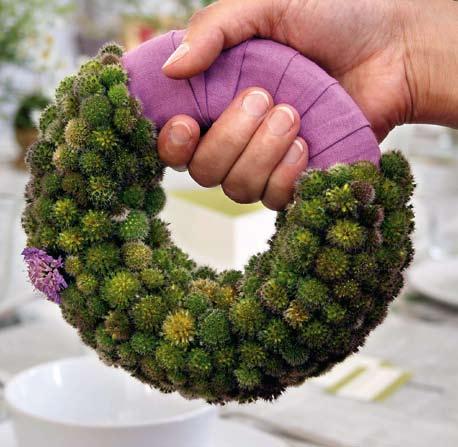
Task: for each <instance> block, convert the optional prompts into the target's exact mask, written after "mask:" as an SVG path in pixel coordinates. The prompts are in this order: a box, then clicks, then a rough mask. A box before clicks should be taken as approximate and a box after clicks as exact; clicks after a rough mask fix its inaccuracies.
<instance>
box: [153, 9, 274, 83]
mask: <svg viewBox="0 0 458 447" xmlns="http://www.w3.org/2000/svg"><path fill="white" fill-rule="evenodd" d="M266 3H267V2H266V1H265V0H259V1H256V2H247V1H246V0H232V1H230V2H224V1H223V2H217V3H215V4H213V5H211V6H210V7H207V8H204V9H201V10H199V11H197V13H196V14H194V16H193V17H192V19H191V21H190V23H189V26H188V29H187V32H186V35H185V37H184V39H183V42H182V44H181V45H180V46H179V47H178V48H177V49H176V51H175V52H174V53H173V54H172V55H171V56H170V58H169V59H168V60H167V61H166V63H165V64H164V66H163V67H162V68H163V71H164V73H165V74H166V75H167V76H169V77H171V78H176V79H179V78H189V77H192V76H194V75H196V74H198V73H201V72H202V71H205V70H207V69H208V68H209V67H210V65H211V64H212V63H213V62H214V61H215V59H216V58H217V57H218V55H219V54H220V53H221V51H222V50H223V49H224V48H229V47H232V46H234V45H237V44H238V43H240V42H243V41H245V40H247V39H249V38H250V37H253V36H254V35H256V34H258V31H259V26H260V24H262V22H263V20H262V18H263V17H264V15H263V14H262V13H261V12H262V11H263V9H264V8H265V7H266V6H265V5H266Z"/></svg>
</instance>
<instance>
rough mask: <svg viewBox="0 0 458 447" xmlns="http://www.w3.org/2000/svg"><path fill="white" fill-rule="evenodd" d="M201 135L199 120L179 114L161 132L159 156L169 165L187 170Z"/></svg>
mask: <svg viewBox="0 0 458 447" xmlns="http://www.w3.org/2000/svg"><path fill="white" fill-rule="evenodd" d="M199 137H200V127H199V124H198V123H197V121H195V120H194V119H192V118H191V117H189V116H187V115H177V116H175V117H173V118H172V119H171V120H169V121H168V122H167V123H166V124H165V126H164V127H163V128H162V130H161V132H160V133H159V138H158V151H159V157H160V158H161V160H162V161H163V162H164V163H165V164H166V165H167V166H170V167H171V168H173V169H175V170H177V171H185V170H186V169H187V166H188V164H189V162H190V161H191V159H192V155H193V154H194V151H195V149H196V146H197V143H198V141H199Z"/></svg>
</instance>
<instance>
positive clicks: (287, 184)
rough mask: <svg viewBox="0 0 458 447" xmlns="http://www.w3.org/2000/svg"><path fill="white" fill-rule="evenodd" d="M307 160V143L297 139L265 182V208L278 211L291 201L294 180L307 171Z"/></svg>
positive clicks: (263, 201)
mask: <svg viewBox="0 0 458 447" xmlns="http://www.w3.org/2000/svg"><path fill="white" fill-rule="evenodd" d="M308 159H309V151H308V147H307V143H306V142H305V141H304V140H303V139H302V138H300V137H297V138H296V139H295V140H294V142H293V144H292V145H291V147H290V148H289V149H288V152H287V153H286V155H285V156H284V157H283V159H282V160H281V162H280V163H279V164H278V166H277V167H276V168H275V170H274V172H272V174H271V176H270V178H269V181H268V182H267V187H266V189H265V191H264V196H263V198H262V203H263V204H264V205H265V206H266V207H267V208H270V209H272V210H277V211H279V210H282V209H284V208H285V206H286V205H287V204H288V203H289V202H290V201H291V198H292V196H293V193H294V185H295V183H296V180H297V178H298V177H299V176H300V174H301V173H302V172H303V171H305V169H307V164H308Z"/></svg>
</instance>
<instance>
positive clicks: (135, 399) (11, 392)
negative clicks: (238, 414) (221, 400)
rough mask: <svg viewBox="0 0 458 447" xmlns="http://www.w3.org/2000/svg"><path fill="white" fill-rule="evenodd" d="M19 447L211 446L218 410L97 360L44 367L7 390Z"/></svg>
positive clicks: (31, 371) (17, 379)
mask: <svg viewBox="0 0 458 447" xmlns="http://www.w3.org/2000/svg"><path fill="white" fill-rule="evenodd" d="M5 398H6V402H7V406H8V409H9V410H10V412H11V414H12V417H13V425H14V429H15V433H16V438H17V442H18V447H81V446H84V447H130V446H135V447H211V445H212V442H211V438H212V429H213V423H214V422H215V420H216V418H217V408H216V407H212V406H210V405H208V404H206V403H205V402H203V401H198V400H194V401H189V400H185V399H184V398H182V397H181V396H179V395H178V394H162V393H160V392H159V391H156V390H154V389H151V388H150V387H148V386H146V385H143V384H142V383H140V382H139V381H137V380H136V379H133V378H132V377H130V376H129V375H128V374H127V373H126V372H124V371H122V370H119V369H115V368H109V367H107V366H105V365H103V364H102V363H101V362H100V361H99V360H98V359H96V358H93V357H79V358H73V359H66V360H60V361H56V362H52V363H47V364H44V365H39V366H36V367H34V368H31V369H29V370H26V371H24V372H22V373H20V374H19V375H17V376H15V377H14V378H13V379H12V380H10V381H9V382H8V384H7V386H6V389H5Z"/></svg>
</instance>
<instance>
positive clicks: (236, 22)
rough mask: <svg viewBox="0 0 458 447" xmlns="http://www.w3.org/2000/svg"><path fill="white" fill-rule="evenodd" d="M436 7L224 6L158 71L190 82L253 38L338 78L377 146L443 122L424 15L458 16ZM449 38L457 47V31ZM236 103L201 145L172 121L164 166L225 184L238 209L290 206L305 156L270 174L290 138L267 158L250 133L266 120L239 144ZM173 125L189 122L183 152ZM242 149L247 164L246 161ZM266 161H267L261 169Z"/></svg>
mask: <svg viewBox="0 0 458 447" xmlns="http://www.w3.org/2000/svg"><path fill="white" fill-rule="evenodd" d="M433 3H434V4H433V6H432V7H431V2H426V1H424V0H419V1H415V2H411V1H409V0H404V1H391V0H390V1H387V0H354V1H352V2H340V1H338V0H320V1H316V0H276V1H272V0H221V1H219V2H217V3H216V4H214V5H212V6H211V7H209V8H206V9H204V10H202V11H200V12H198V13H197V14H196V15H195V16H194V18H193V19H192V20H191V23H190V26H189V28H188V31H187V34H186V37H185V39H184V46H183V45H182V46H181V47H180V48H179V49H178V50H177V52H176V53H175V54H174V55H173V56H172V57H171V59H170V60H169V61H168V64H166V65H165V66H164V72H165V74H166V75H168V76H171V77H175V78H182V77H190V76H193V75H195V74H197V73H199V72H201V71H203V70H205V69H207V68H208V67H209V66H210V65H211V64H212V62H213V61H214V60H215V59H216V57H217V56H218V55H219V53H220V52H221V50H222V49H223V48H227V47H231V46H233V45H236V44H238V43H240V42H242V41H244V40H246V39H248V38H250V37H252V36H254V35H257V36H261V37H266V38H271V39H273V40H276V41H279V42H281V43H284V44H286V45H289V46H291V47H293V48H295V49H297V50H298V51H300V52H301V53H303V54H304V55H306V56H308V57H309V58H311V59H313V60H315V61H316V62H317V63H318V64H320V65H321V66H322V67H323V68H325V69H326V70H327V71H328V72H329V73H330V74H331V75H332V76H333V77H335V78H337V79H338V80H339V81H340V83H341V84H342V86H343V87H344V88H345V89H346V90H347V91H348V92H349V93H350V95H351V96H352V97H353V99H354V100H355V101H356V102H357V103H358V105H359V106H360V107H361V109H362V111H363V112H364V114H365V115H366V117H367V118H368V120H369V121H370V123H371V124H372V127H373V129H374V132H375V133H376V135H377V137H378V139H379V140H382V139H383V138H384V137H385V136H386V135H387V133H388V132H389V131H390V130H391V129H392V128H393V127H394V126H395V125H397V124H401V123H405V122H412V121H417V122H418V121H426V122H440V123H445V124H446V123H447V121H450V116H451V113H450V112H449V109H453V107H452V106H451V105H453V104H454V103H453V101H447V100H445V101H444V95H443V94H442V95H441V94H439V93H438V92H439V91H440V87H437V86H438V85H439V83H438V82H433V81H435V78H437V76H436V74H435V73H432V72H431V71H432V70H431V66H430V63H429V62H430V61H429V59H428V58H425V57H424V55H425V54H426V55H429V56H430V57H431V56H433V57H435V56H436V55H437V54H440V51H439V50H438V48H440V45H439V44H437V42H436V41H435V39H434V33H433V32H432V31H433V30H434V27H432V26H431V25H430V24H429V22H428V21H427V20H426V17H428V16H429V15H432V16H433V17H434V23H435V26H436V27H437V26H439V25H438V24H440V26H441V27H443V29H452V30H453V29H454V28H455V31H456V17H457V16H456V14H455V15H454V14H453V13H456V11H457V10H456V8H455V9H453V10H450V8H454V7H455V6H456V5H455V4H453V2H450V1H449V0H438V1H436V2H433ZM452 4H453V6H450V5H452ZM431 8H432V9H431ZM450 17H451V18H452V19H453V18H454V19H455V20H454V21H453V20H451V19H450ZM429 20H430V19H429ZM453 24H454V28H453V26H452V25H453ZM427 25H428V26H427ZM428 37H430V39H429V40H428ZM449 37H450V36H449ZM451 37H452V39H450V40H452V41H454V40H455V41H456V40H458V36H457V35H456V33H455V34H453V35H452V36H451ZM418 55H420V56H418ZM436 59H437V58H436ZM445 84H447V83H445ZM258 90H259V89H258ZM449 90H450V87H449ZM455 90H456V88H455ZM446 91H447V90H446ZM449 96H450V97H454V96H455V95H449ZM258 97H259V98H260V97H261V96H259V95H258ZM438 98H439V99H440V100H441V101H439V102H438V101H437V99H438ZM434 101H436V104H434ZM269 102H271V98H269ZM236 104H239V105H240V104H241V99H240V98H237V99H236V101H235V104H233V105H232V106H231V107H230V108H229V109H228V111H226V113H225V114H223V116H222V117H221V118H220V119H219V120H218V121H217V122H216V123H215V124H214V126H213V127H212V128H211V129H210V131H209V133H208V134H207V135H206V136H204V138H203V139H202V140H201V142H200V143H199V128H198V125H197V123H195V122H194V121H193V120H191V119H190V118H188V117H184V116H180V117H175V118H173V119H172V120H171V121H170V122H169V123H168V124H167V125H166V126H165V127H164V129H163V130H162V132H161V135H160V139H159V153H160V155H161V156H162V158H163V159H164V161H165V162H166V163H167V164H169V165H172V166H176V165H178V164H181V165H183V164H185V165H186V164H188V165H189V170H190V173H191V175H192V176H193V177H194V178H195V179H196V180H197V181H198V183H200V184H202V185H204V186H214V185H216V184H218V183H222V185H223V189H224V190H225V192H226V194H227V195H229V197H231V198H233V199H234V200H236V201H240V202H247V201H255V200H257V199H259V198H262V199H263V201H264V203H265V204H266V205H267V206H269V207H271V208H274V209H279V208H282V207H283V206H284V205H285V204H286V203H287V202H288V200H289V199H290V195H291V193H292V190H293V184H294V179H295V178H296V176H297V175H298V174H299V172H300V171H301V170H303V169H305V166H306V156H305V154H304V155H303V157H302V158H300V160H299V161H298V162H297V164H296V165H295V166H294V168H292V167H289V169H288V170H287V171H286V173H285V171H284V170H283V173H278V172H277V170H278V169H279V168H280V167H281V166H282V163H280V164H279V165H278V168H276V169H275V166H276V165H275V163H276V162H278V160H280V159H281V157H282V156H283V154H285V152H286V150H287V148H288V147H289V145H290V143H291V141H292V140H291V138H293V135H294V134H295V133H297V131H293V130H291V132H292V135H291V136H290V139H285V144H284V145H281V143H280V142H278V145H277V146H276V148H277V149H276V150H274V151H273V152H274V154H270V150H271V149H270V147H269V145H266V144H263V143H264V139H263V137H260V136H256V135H257V132H255V130H256V129H257V125H259V126H260V127H259V129H260V132H261V133H262V129H264V130H265V129H266V126H265V125H264V126H261V124H262V123H263V122H264V119H261V118H259V120H258V121H257V122H256V123H255V122H254V120H252V122H251V124H245V126H247V127H246V128H249V129H250V130H249V131H246V132H243V138H236V135H235V134H236V133H237V132H235V133H234V130H237V131H238V130H239V129H240V120H241V119H242V118H241V116H242V114H241V112H240V108H239V109H238V110H239V111H238V112H236V110H237V105H236ZM439 109H440V112H438V110H439ZM290 110H291V111H293V109H290ZM237 113H238V114H237ZM293 113H294V111H293ZM266 116H269V115H266ZM177 120H181V121H183V122H184V123H186V124H188V128H189V130H190V131H191V135H192V136H191V142H189V143H188V145H187V146H186V148H184V147H183V145H181V146H180V145H175V144H173V141H172V140H171V139H170V138H168V132H169V131H170V129H171V128H173V127H174V126H173V124H174V123H176V122H177ZM452 124H453V121H452ZM252 137H253V138H252ZM286 143H287V144H286ZM301 143H302V144H304V142H301ZM296 146H297V145H296ZM220 147H229V148H230V150H229V151H228V152H230V154H226V155H225V158H227V159H229V158H230V161H227V160H226V163H224V161H222V160H221V159H220V158H221V151H217V150H215V148H220ZM297 147H298V146H297ZM304 147H305V146H304ZM211 148H213V149H211ZM245 148H249V151H250V154H251V156H249V157H245V151H246V149H245ZM267 152H269V153H267ZM305 152H306V151H305ZM238 157H240V158H238ZM263 158H267V159H269V163H265V164H263V162H262V160H263ZM243 159H245V162H241V164H242V166H243V167H244V168H243V169H239V168H240V164H239V163H238V161H237V162H235V160H243ZM276 160H277V161H276ZM247 161H249V163H247ZM214 166H218V170H217V171H218V175H213V167H214ZM247 167H249V169H247ZM233 170H234V171H235V172H232V171H233ZM271 180H272V181H271ZM263 184H264V185H265V189H263V188H262V185H263Z"/></svg>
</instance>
